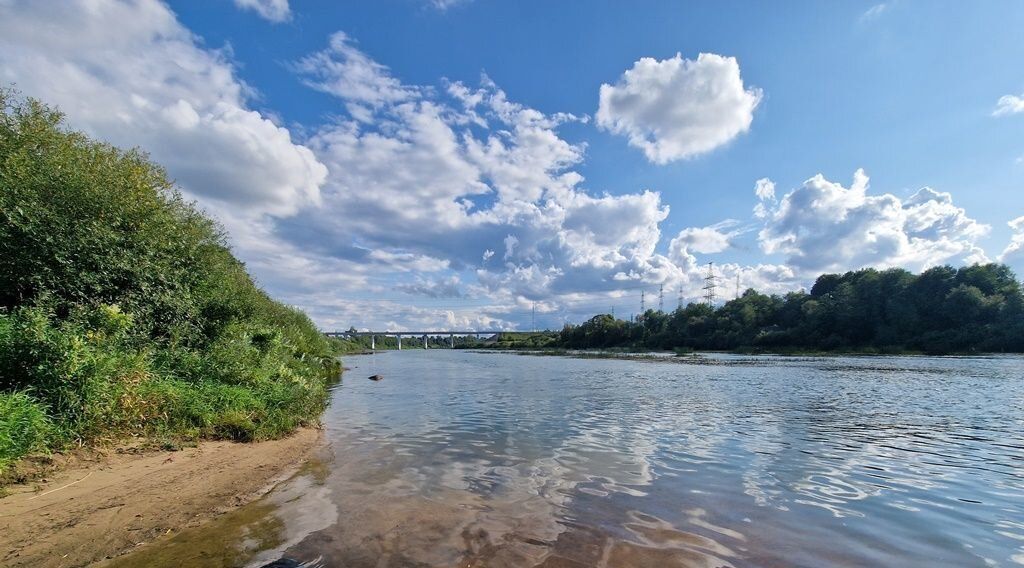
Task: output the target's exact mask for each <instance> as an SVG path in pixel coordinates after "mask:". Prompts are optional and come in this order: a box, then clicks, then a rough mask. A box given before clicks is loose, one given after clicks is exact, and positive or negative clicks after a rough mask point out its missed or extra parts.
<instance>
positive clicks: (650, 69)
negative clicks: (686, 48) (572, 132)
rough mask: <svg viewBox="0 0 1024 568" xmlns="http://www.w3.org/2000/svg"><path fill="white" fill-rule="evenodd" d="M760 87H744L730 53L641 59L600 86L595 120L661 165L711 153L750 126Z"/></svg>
mask: <svg viewBox="0 0 1024 568" xmlns="http://www.w3.org/2000/svg"><path fill="white" fill-rule="evenodd" d="M761 97H762V94H761V90H760V89H757V88H746V87H744V85H743V79H742V78H740V66H739V63H738V62H737V61H736V59H735V58H734V57H723V56H721V55H715V54H713V53H701V54H700V55H699V56H698V57H697V59H696V60H690V59H683V57H682V55H681V54H678V53H677V54H676V56H675V57H673V58H671V59H665V60H662V61H658V60H656V59H653V58H649V57H645V58H642V59H640V60H639V61H637V62H636V63H634V64H633V67H632V68H631V69H628V70H627V71H626V72H625V73H623V74H622V77H620V78H619V80H618V82H616V83H615V84H614V85H609V84H603V85H601V91H600V105H599V107H598V111H597V124H598V126H600V127H601V128H604V129H607V130H609V131H611V132H613V133H615V134H621V135H624V136H627V137H628V138H629V144H630V145H631V146H634V147H636V148H640V149H642V150H643V151H644V154H645V155H646V156H647V159H648V160H650V161H652V162H655V163H658V164H665V163H668V162H671V161H674V160H679V159H685V158H692V157H694V156H698V155H700V154H704V153H706V152H710V151H711V150H714V149H715V148H718V147H719V146H722V145H723V144H726V143H727V142H729V141H730V140H732V139H733V138H735V137H737V136H739V135H740V134H743V133H744V132H746V131H747V130H749V129H750V123H751V121H752V120H753V118H754V110H755V109H756V108H757V106H758V104H759V103H760V102H761Z"/></svg>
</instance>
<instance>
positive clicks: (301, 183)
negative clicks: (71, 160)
mask: <svg viewBox="0 0 1024 568" xmlns="http://www.w3.org/2000/svg"><path fill="white" fill-rule="evenodd" d="M111 30H117V31H116V33H112V31H111ZM0 81H2V82H5V83H14V84H15V85H16V86H17V87H18V89H19V90H21V91H22V92H23V93H25V94H26V95H29V96H33V97H37V98H39V99H42V100H43V101H45V102H47V103H50V104H55V105H57V106H59V107H60V108H61V110H63V111H64V112H65V113H66V114H67V115H68V119H69V121H70V124H71V125H72V126H74V127H76V128H80V129H84V130H85V131H87V132H88V133H90V134H92V135H94V136H97V137H99V138H101V139H104V140H107V141H109V142H112V143H114V144H117V145H120V146H126V147H127V146H141V147H143V148H144V149H145V150H146V151H148V152H150V153H151V154H152V155H153V157H154V158H155V159H156V161H158V162H160V163H161V164H163V165H164V166H165V167H167V169H168V171H169V172H170V175H171V176H172V177H173V178H175V179H177V181H178V182H179V183H181V185H182V186H184V188H185V189H186V190H187V191H188V192H190V193H191V194H193V195H197V196H201V197H204V198H209V199H213V200H218V201H221V202H224V203H230V204H232V205H234V206H236V207H239V208H242V209H245V210H248V211H250V212H269V213H273V214H278V215H289V214H293V213H295V212H296V211H297V210H299V209H300V208H302V207H304V206H307V205H312V204H316V203H318V202H319V199H320V185H321V184H322V183H323V181H324V179H325V177H326V174H327V170H326V168H325V167H324V166H323V165H322V164H321V163H320V162H318V161H317V159H316V158H315V157H314V155H313V153H312V152H311V151H310V150H309V149H307V148H306V147H304V146H302V145H300V144H297V143H296V142H295V141H293V140H292V136H291V134H290V133H289V131H288V130H287V129H285V128H283V127H281V126H278V125H276V124H275V123H274V122H273V121H271V120H270V119H269V118H267V117H265V116H263V115H262V114H260V113H259V112H257V111H255V110H252V109H251V108H249V106H248V99H249V98H250V95H251V90H250V89H249V88H248V87H247V86H246V85H245V84H244V83H242V82H241V81H240V80H239V79H238V78H237V77H236V76H235V73H234V68H233V66H232V64H231V62H230V61H229V60H228V58H227V55H226V54H225V53H224V52H222V51H216V50H210V49H207V48H204V47H203V46H202V45H201V41H200V40H199V39H198V38H196V37H195V36H193V35H192V33H191V32H189V31H188V30H187V29H185V28H184V27H183V26H182V25H181V24H180V23H179V22H178V21H177V19H176V17H175V15H174V14H173V13H171V11H170V10H169V9H168V8H167V6H165V5H164V4H162V3H159V2H156V1H155V0H141V1H139V2H133V3H124V2H113V1H101V0H97V1H88V2H87V1H84V0H82V1H78V2H56V1H32V2H29V1H11V2H2V3H0Z"/></svg>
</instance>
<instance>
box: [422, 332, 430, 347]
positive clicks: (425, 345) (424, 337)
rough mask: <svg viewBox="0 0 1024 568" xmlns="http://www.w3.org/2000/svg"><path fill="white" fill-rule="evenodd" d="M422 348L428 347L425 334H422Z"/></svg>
mask: <svg viewBox="0 0 1024 568" xmlns="http://www.w3.org/2000/svg"><path fill="white" fill-rule="evenodd" d="M423 348H424V349H429V347H427V336H426V335H424V336H423Z"/></svg>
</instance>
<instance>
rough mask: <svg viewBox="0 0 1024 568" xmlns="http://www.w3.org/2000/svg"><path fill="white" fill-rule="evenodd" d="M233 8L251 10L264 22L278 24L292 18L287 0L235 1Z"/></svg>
mask: <svg viewBox="0 0 1024 568" xmlns="http://www.w3.org/2000/svg"><path fill="white" fill-rule="evenodd" d="M235 6H238V7H239V8H242V9H244V10H253V11H255V12H256V13H257V14H259V15H260V17H262V18H263V19H265V20H269V21H271V22H275V23H280V22H287V21H288V20H290V19H291V17H292V12H291V9H290V8H289V7H288V0H235Z"/></svg>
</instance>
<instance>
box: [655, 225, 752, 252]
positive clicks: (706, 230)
mask: <svg viewBox="0 0 1024 568" xmlns="http://www.w3.org/2000/svg"><path fill="white" fill-rule="evenodd" d="M738 223H739V222H738V221H736V220H732V219H730V220H728V221H723V222H721V223H717V224H715V225H711V226H710V227H687V228H686V229H683V230H682V231H679V234H678V235H677V236H676V238H674V239H672V241H671V243H670V244H669V250H675V249H679V248H685V249H687V250H692V251H694V252H698V253H702V254H714V253H719V252H722V251H725V250H727V249H728V248H729V247H730V246H732V241H733V239H734V238H736V237H737V236H738V235H740V234H741V233H742V231H740V230H736V229H735V227H736V225H737V224H738Z"/></svg>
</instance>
